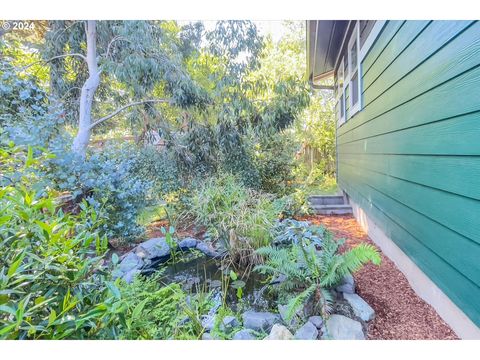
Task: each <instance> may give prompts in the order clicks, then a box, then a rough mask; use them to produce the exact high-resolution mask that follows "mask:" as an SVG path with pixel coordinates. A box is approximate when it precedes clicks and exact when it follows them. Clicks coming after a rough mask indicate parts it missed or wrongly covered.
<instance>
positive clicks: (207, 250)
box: [196, 241, 220, 258]
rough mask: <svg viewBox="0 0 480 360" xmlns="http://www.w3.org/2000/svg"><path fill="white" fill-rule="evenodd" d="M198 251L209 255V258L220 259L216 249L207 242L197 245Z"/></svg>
mask: <svg viewBox="0 0 480 360" xmlns="http://www.w3.org/2000/svg"><path fill="white" fill-rule="evenodd" d="M196 249H197V250H199V251H201V252H202V253H204V254H205V255H207V256H208V257H213V258H215V257H218V256H219V255H220V254H219V253H218V252H217V251H215V249H214V248H213V247H212V246H210V245H209V244H207V243H206V242H203V241H199V242H198V243H197V246H196Z"/></svg>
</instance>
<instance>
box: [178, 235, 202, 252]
mask: <svg viewBox="0 0 480 360" xmlns="http://www.w3.org/2000/svg"><path fill="white" fill-rule="evenodd" d="M196 246H197V239H194V238H191V237H187V238H185V239H183V240H182V241H180V242H179V243H178V247H179V248H180V249H181V250H188V249H193V248H195V247H196Z"/></svg>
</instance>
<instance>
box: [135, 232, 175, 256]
mask: <svg viewBox="0 0 480 360" xmlns="http://www.w3.org/2000/svg"><path fill="white" fill-rule="evenodd" d="M135 253H136V254H137V255H138V256H139V257H142V258H145V259H149V260H152V259H157V258H168V257H170V246H168V244H167V241H166V240H165V238H164V237H161V238H153V239H150V240H147V241H145V242H143V243H141V244H140V245H138V246H137V248H136V250H135Z"/></svg>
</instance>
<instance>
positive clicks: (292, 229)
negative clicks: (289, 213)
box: [273, 219, 325, 246]
mask: <svg viewBox="0 0 480 360" xmlns="http://www.w3.org/2000/svg"><path fill="white" fill-rule="evenodd" d="M274 233H275V239H274V240H273V243H274V244H275V245H290V244H304V243H308V244H315V245H317V246H321V245H322V240H323V237H324V235H325V228H324V227H323V226H315V225H310V223H309V222H308V221H298V220H294V219H285V220H283V221H281V222H278V223H277V225H276V226H275V229H274Z"/></svg>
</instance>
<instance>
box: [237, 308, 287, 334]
mask: <svg viewBox="0 0 480 360" xmlns="http://www.w3.org/2000/svg"><path fill="white" fill-rule="evenodd" d="M242 317H243V326H244V327H246V328H247V329H252V330H255V331H270V330H271V328H272V326H273V324H275V323H277V322H280V316H279V315H277V314H273V313H270V312H256V311H246V312H244V313H243V315H242Z"/></svg>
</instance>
